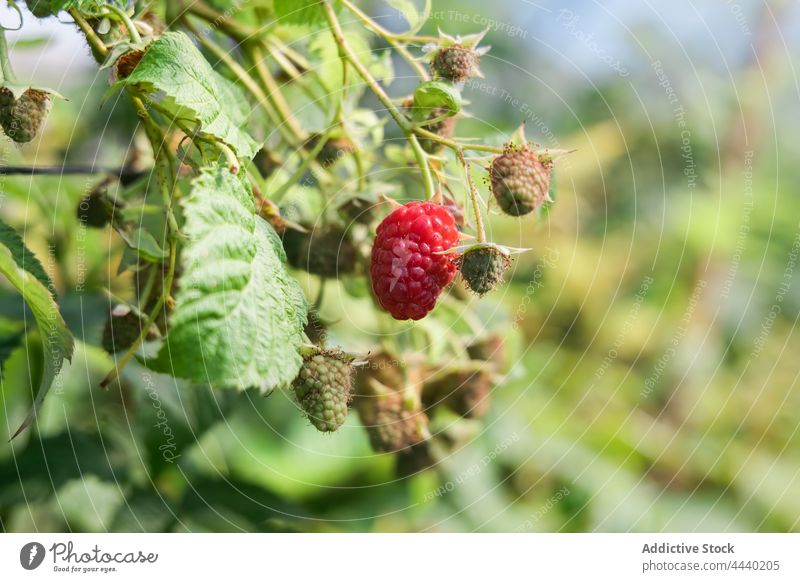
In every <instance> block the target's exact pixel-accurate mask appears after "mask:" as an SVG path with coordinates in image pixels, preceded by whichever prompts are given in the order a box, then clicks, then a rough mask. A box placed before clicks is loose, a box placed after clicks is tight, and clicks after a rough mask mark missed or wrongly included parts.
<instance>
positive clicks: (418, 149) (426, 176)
mask: <svg viewBox="0 0 800 582" xmlns="http://www.w3.org/2000/svg"><path fill="white" fill-rule="evenodd" d="M406 139H407V140H408V143H409V144H410V145H411V151H412V152H414V157H415V158H416V160H417V164H418V165H419V169H420V171H421V172H422V184H423V186H424V187H425V198H426V199H428V200H430V199H432V198H433V197H434V196H436V187H435V186H434V184H433V174H431V167H430V165H429V164H428V154H426V153H425V150H423V149H422V146H421V145H420V143H419V140H418V139H417V136H416V135H414V134H413V133H412V132H407V133H406Z"/></svg>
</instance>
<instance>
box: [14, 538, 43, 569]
mask: <svg viewBox="0 0 800 582" xmlns="http://www.w3.org/2000/svg"><path fill="white" fill-rule="evenodd" d="M44 554H45V551H44V546H43V545H42V544H40V543H39V542H28V543H27V544H25V545H24V546H22V549H21V550H20V551H19V563H20V564H22V567H23V568H25V569H26V570H35V569H36V568H38V567H39V566H41V565H42V562H43V561H44Z"/></svg>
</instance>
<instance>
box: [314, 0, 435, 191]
mask: <svg viewBox="0 0 800 582" xmlns="http://www.w3.org/2000/svg"><path fill="white" fill-rule="evenodd" d="M322 7H323V9H324V10H325V17H326V18H327V20H328V25H329V26H330V29H331V34H333V38H334V40H335V41H336V44H338V45H339V47H340V49H341V51H342V52H343V53H344V55H345V56H346V57H347V60H348V61H350V64H351V65H353V68H354V69H355V70H356V71H357V72H358V74H359V75H361V78H362V79H364V82H365V83H366V84H367V86H368V87H369V88H370V90H371V91H372V92H373V93H374V94H375V96H376V97H377V98H378V100H379V101H380V102H381V103H382V104H383V106H384V107H386V110H387V111H388V112H389V114H390V115H391V116H392V118H393V119H394V120H395V122H396V123H397V125H399V126H400V128H401V129H402V130H403V133H404V134H405V135H406V139H407V140H408V143H409V145H410V146H411V151H412V152H413V153H414V157H415V158H416V160H417V164H419V167H420V171H421V172H422V182H423V184H424V185H425V196H426V198H428V199H431V198H433V197H434V196H435V194H436V188H435V187H434V184H433V176H432V174H431V169H430V166H429V165H428V156H427V154H426V153H425V151H424V150H423V149H422V146H420V144H419V141H418V140H417V136H416V135H414V126H413V124H412V123H411V121H410V120H409V119H408V118H407V117H406V116H405V115H403V114H402V113H401V112H400V110H399V109H398V108H397V107H395V105H394V103H392V100H391V98H390V97H389V96H388V95H387V94H386V92H385V91H384V90H383V88H382V87H381V86H380V84H379V83H378V81H377V80H375V77H373V76H372V74H370V72H369V70H367V68H366V67H365V66H364V64H363V63H362V62H361V61H360V60H359V59H358V57H357V56H356V54H355V53H354V52H353V49H351V48H350V45H349V44H348V43H347V40H346V39H345V37H344V33H343V32H342V27H341V25H340V24H339V20H338V18H336V12H334V10H333V8H332V7H331V4H330V0H322Z"/></svg>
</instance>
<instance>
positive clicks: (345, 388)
mask: <svg viewBox="0 0 800 582" xmlns="http://www.w3.org/2000/svg"><path fill="white" fill-rule="evenodd" d="M352 386H353V366H352V363H351V358H350V357H349V356H347V355H345V354H342V353H341V352H332V351H323V350H315V351H314V352H313V353H311V354H308V355H306V356H304V357H303V366H302V368H300V373H299V374H298V375H297V378H296V379H295V381H294V392H295V396H297V400H298V402H299V403H300V406H301V407H302V409H303V411H304V412H305V413H306V415H307V416H308V419H309V420H310V421H311V424H313V425H314V426H315V427H316V428H317V430H319V431H321V432H333V431H335V430H337V429H338V428H339V427H340V426H342V425H343V424H344V422H345V420H347V409H348V407H349V405H350V400H351V398H352Z"/></svg>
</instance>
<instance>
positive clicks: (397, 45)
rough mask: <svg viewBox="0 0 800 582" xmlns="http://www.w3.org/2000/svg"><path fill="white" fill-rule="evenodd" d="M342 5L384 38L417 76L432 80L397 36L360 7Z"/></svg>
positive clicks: (347, 4)
mask: <svg viewBox="0 0 800 582" xmlns="http://www.w3.org/2000/svg"><path fill="white" fill-rule="evenodd" d="M340 1H341V3H342V4H343V5H344V7H345V8H347V9H348V10H349V11H350V12H352V13H353V14H354V15H355V16H356V18H358V19H359V20H360V21H361V22H362V23H363V24H364V26H366V27H367V28H369V29H370V30H371V31H372V32H374V33H375V34H377V35H378V36H380V37H381V38H383V40H385V41H386V42H387V43H389V45H390V46H391V47H392V48H393V49H394V50H396V51H397V53H398V54H399V55H400V56H402V57H403V58H404V59H405V60H406V62H408V64H409V65H411V67H412V68H413V69H414V70H415V71H416V72H417V74H418V75H419V76H420V77H421V78H422V79H423V80H424V81H427V80H428V79H429V78H430V75H428V71H426V70H425V67H423V66H422V65H421V64H420V62H419V61H418V60H417V59H415V58H414V55H412V54H411V53H410V52H409V50H408V49H407V48H406V47H405V46H404V45H403V43H402V42H401V41H399V40H398V38H397V36H395V35H393V34H392V33H391V32H389V31H388V30H386V29H385V28H383V27H382V26H381V25H380V24H378V23H377V22H375V21H374V20H373V19H372V18H370V17H369V16H367V15H366V14H365V13H364V12H363V11H362V10H361V9H360V8H359V7H358V6H356V5H355V4H353V3H352V2H350V0H340Z"/></svg>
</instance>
